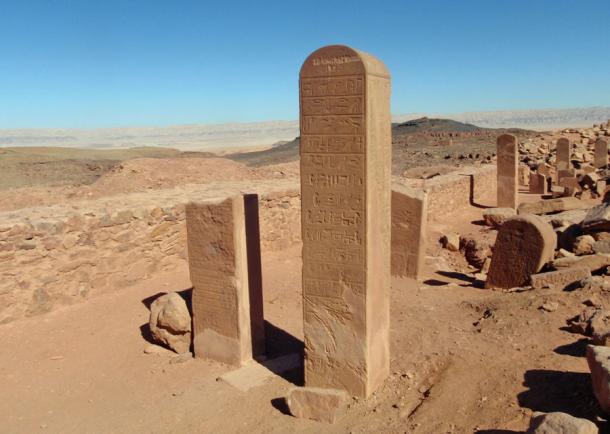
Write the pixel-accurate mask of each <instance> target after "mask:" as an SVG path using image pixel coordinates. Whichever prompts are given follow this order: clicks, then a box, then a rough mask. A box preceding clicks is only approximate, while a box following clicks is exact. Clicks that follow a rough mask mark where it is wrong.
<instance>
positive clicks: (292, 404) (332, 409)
mask: <svg viewBox="0 0 610 434" xmlns="http://www.w3.org/2000/svg"><path fill="white" fill-rule="evenodd" d="M347 398H348V397H347V394H346V393H345V392H344V391H342V390H337V389H322V388H318V387H299V388H294V389H292V390H291V391H290V392H289V393H288V396H287V397H286V404H287V405H288V409H289V410H290V414H292V415H293V416H294V417H298V418H302V419H312V420H317V421H318V422H326V423H334V422H336V421H337V420H338V419H339V418H340V417H341V416H343V414H345V411H346V406H347Z"/></svg>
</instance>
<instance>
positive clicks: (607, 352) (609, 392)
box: [587, 345, 610, 413]
mask: <svg viewBox="0 0 610 434" xmlns="http://www.w3.org/2000/svg"><path fill="white" fill-rule="evenodd" d="M587 363H588V364H589V369H590V370H591V383H592V384H593V394H594V395H595V397H596V398H597V402H598V403H599V406H600V407H601V409H602V410H603V411H605V412H606V413H610V347H602V346H593V345H588V346H587Z"/></svg>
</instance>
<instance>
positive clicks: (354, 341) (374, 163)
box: [300, 45, 391, 396]
mask: <svg viewBox="0 0 610 434" xmlns="http://www.w3.org/2000/svg"><path fill="white" fill-rule="evenodd" d="M389 99H390V77H389V74H388V72H387V70H386V68H385V66H384V65H383V64H382V63H381V62H380V61H379V60H377V59H375V58H374V57H372V56H370V55H369V54H366V53H362V52H359V51H356V50H354V49H352V48H349V47H346V46H340V45H333V46H328V47H324V48H321V49H319V50H317V51H315V52H314V53H312V54H311V55H310V56H309V57H308V58H307V60H306V61H305V63H304V64H303V66H302V68H301V73H300V101H301V147H300V152H301V192H302V196H301V199H302V231H303V311H304V336H305V385H306V386H315V387H328V388H337V389H344V390H347V391H349V392H350V393H352V394H354V395H358V396H367V395H368V394H370V393H371V392H372V391H373V390H374V389H375V388H376V387H377V386H378V385H379V384H380V383H381V382H382V381H383V380H384V379H385V378H386V377H387V375H388V374H389V360H390V358H389V289H390V261H391V258H390V229H391V228H390V219H391V214H390V188H391V185H390V175H391V174H390V166H391V131H390V122H391V120H390V103H389Z"/></svg>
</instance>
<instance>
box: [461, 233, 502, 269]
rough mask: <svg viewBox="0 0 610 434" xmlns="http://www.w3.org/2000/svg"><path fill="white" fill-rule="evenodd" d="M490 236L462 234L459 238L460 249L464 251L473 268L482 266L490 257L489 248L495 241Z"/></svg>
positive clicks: (490, 248)
mask: <svg viewBox="0 0 610 434" xmlns="http://www.w3.org/2000/svg"><path fill="white" fill-rule="evenodd" d="M494 238H495V237H493V235H492V236H491V237H481V236H476V237H475V236H470V235H469V236H464V237H461V238H460V250H462V251H463V252H464V257H465V258H466V261H467V262H468V263H469V264H470V265H472V266H473V267H475V268H482V267H483V264H485V261H486V260H487V259H489V258H490V257H491V250H492V246H493V243H494V241H495V239H494Z"/></svg>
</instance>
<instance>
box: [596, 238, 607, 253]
mask: <svg viewBox="0 0 610 434" xmlns="http://www.w3.org/2000/svg"><path fill="white" fill-rule="evenodd" d="M593 251H594V252H595V253H606V254H610V240H603V241H595V243H593Z"/></svg>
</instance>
